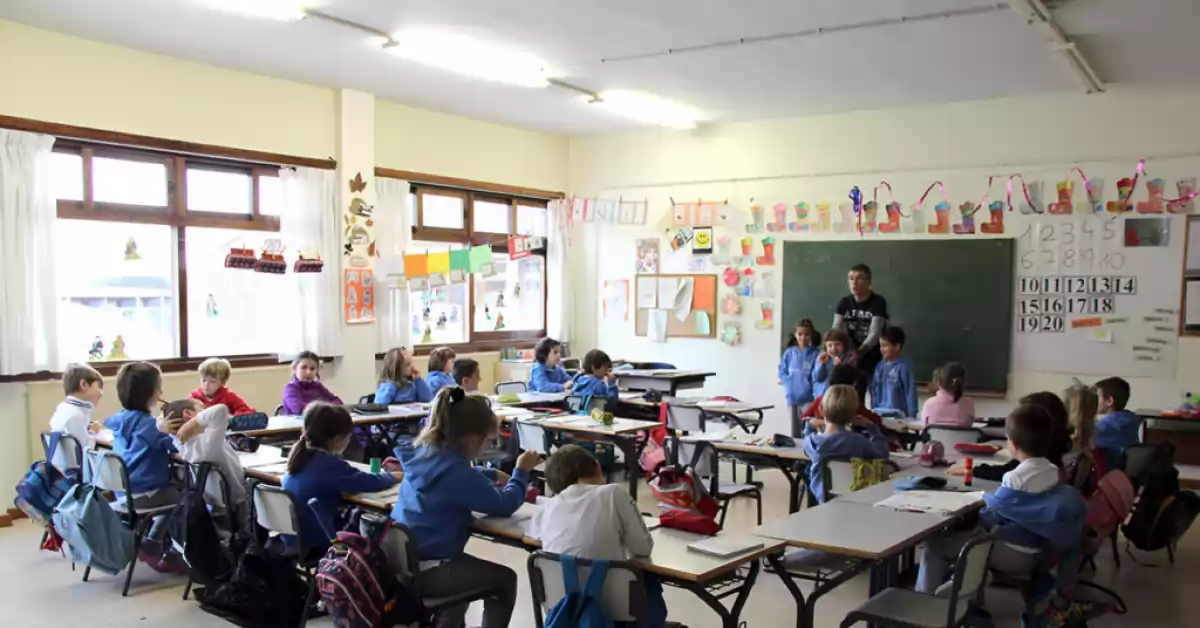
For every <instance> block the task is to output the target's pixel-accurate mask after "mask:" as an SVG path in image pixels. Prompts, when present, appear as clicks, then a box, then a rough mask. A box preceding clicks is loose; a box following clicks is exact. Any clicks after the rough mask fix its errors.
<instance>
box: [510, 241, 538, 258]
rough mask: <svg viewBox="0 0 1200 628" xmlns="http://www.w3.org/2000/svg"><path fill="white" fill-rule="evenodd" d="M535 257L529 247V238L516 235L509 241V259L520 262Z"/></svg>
mask: <svg viewBox="0 0 1200 628" xmlns="http://www.w3.org/2000/svg"><path fill="white" fill-rule="evenodd" d="M530 255H533V250H532V249H531V248H530V247H529V236H526V235H515V236H512V237H510V238H509V239H508V259H510V260H518V259H522V258H525V257H529V256H530Z"/></svg>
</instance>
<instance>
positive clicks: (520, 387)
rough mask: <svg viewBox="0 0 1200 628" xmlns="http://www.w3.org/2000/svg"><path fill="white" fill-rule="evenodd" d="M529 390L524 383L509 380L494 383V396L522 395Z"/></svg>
mask: <svg viewBox="0 0 1200 628" xmlns="http://www.w3.org/2000/svg"><path fill="white" fill-rule="evenodd" d="M527 390H529V386H528V385H526V384H525V382H521V381H517V380H511V381H507V382H497V383H496V394H497V395H506V394H508V393H523V392H525V391H527Z"/></svg>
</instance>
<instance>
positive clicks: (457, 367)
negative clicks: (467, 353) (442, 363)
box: [454, 358, 483, 393]
mask: <svg viewBox="0 0 1200 628" xmlns="http://www.w3.org/2000/svg"><path fill="white" fill-rule="evenodd" d="M482 377H483V376H482V375H480V374H479V363H478V362H476V361H475V360H472V359H471V358H463V359H461V360H455V361H454V382H455V383H457V384H458V385H459V387H460V388H462V389H463V390H465V391H466V392H468V393H477V392H479V380H480V379H482Z"/></svg>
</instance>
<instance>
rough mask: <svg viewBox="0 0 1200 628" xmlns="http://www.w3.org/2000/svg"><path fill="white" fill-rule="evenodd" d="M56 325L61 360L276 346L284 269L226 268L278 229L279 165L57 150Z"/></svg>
mask: <svg viewBox="0 0 1200 628" xmlns="http://www.w3.org/2000/svg"><path fill="white" fill-rule="evenodd" d="M55 151H56V152H55V154H54V167H53V170H52V176H53V177H54V189H55V191H56V194H57V197H58V217H59V221H58V232H57V239H58V242H57V246H58V250H59V251H60V252H59V254H58V259H57V270H56V274H57V288H58V292H59V309H58V329H59V335H60V338H61V339H62V340H61V346H63V347H64V348H65V349H64V350H65V356H64V357H65V358H66V359H68V360H72V361H82V360H88V361H92V362H102V361H109V360H113V361H116V360H167V359H172V358H199V357H208V356H213V355H222V356H244V355H255V354H265V353H270V352H272V351H273V350H274V348H275V347H276V346H278V343H277V339H276V338H275V336H274V335H273V334H274V333H276V331H277V330H276V329H275V328H273V327H272V326H270V325H262V324H261V317H262V313H263V312H264V311H267V310H269V309H270V307H271V304H272V303H277V302H278V301H279V298H280V291H281V290H284V289H286V286H287V285H288V284H287V283H286V282H285V281H283V280H282V278H281V277H280V276H279V275H274V274H265V273H257V272H254V271H252V270H244V269H229V268H225V256H226V255H227V254H228V253H229V250H230V248H233V247H237V248H249V249H253V250H255V251H256V253H257V252H259V251H261V250H262V249H263V248H264V242H265V241H266V240H267V239H269V238H272V237H275V236H276V234H275V233H273V232H278V231H279V219H278V218H277V216H278V215H279V214H280V213H281V209H282V208H281V205H282V194H281V189H280V186H279V179H278V178H277V175H278V168H274V167H265V166H260V165H250V164H241V163H237V162H228V163H226V162H216V161H212V160H209V159H199V158H192V157H181V156H178V155H171V154H164V153H156V152H153V151H140V150H134V149H127V148H115V147H108V146H91V145H86V144H75V143H73V142H70V141H66V140H60V141H59V142H58V143H57V144H56V146H55Z"/></svg>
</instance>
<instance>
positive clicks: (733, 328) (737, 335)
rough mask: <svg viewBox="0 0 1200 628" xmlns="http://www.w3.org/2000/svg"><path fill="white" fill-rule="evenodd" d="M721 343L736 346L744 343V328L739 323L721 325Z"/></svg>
mask: <svg viewBox="0 0 1200 628" xmlns="http://www.w3.org/2000/svg"><path fill="white" fill-rule="evenodd" d="M721 342H723V343H725V344H727V345H729V346H734V345H737V344H741V342H742V326H741V325H739V324H737V323H722V324H721Z"/></svg>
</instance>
